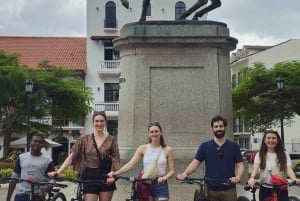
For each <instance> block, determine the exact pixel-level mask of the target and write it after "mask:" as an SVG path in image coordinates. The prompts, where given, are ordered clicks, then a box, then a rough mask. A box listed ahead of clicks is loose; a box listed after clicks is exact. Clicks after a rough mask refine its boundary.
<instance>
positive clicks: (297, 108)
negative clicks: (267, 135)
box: [232, 61, 300, 133]
mask: <svg viewBox="0 0 300 201" xmlns="http://www.w3.org/2000/svg"><path fill="white" fill-rule="evenodd" d="M240 74H241V75H242V76H241V77H240V78H239V81H238V85H237V86H236V87H235V88H234V89H233V90H232V99H233V113H234V117H244V120H245V122H246V125H247V128H248V129H249V131H250V132H251V133H255V132H261V131H262V130H264V129H266V128H270V127H271V126H272V125H278V124H279V122H280V99H279V97H280V91H279V90H278V89H277V82H276V80H277V78H278V76H279V75H281V76H282V77H283V78H284V89H283V91H282V95H283V117H284V119H285V121H287V120H291V119H292V118H293V117H294V116H295V115H296V114H298V115H300V79H299V78H300V61H290V62H280V63H277V64H275V65H274V67H273V68H269V69H267V68H266V67H265V65H264V64H263V63H255V64H254V66H253V67H251V68H250V67H244V68H242V69H241V71H240Z"/></svg>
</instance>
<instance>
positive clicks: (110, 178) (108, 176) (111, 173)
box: [106, 171, 117, 184]
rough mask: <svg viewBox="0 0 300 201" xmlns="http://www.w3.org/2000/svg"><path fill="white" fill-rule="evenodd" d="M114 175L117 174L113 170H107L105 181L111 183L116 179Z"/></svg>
mask: <svg viewBox="0 0 300 201" xmlns="http://www.w3.org/2000/svg"><path fill="white" fill-rule="evenodd" d="M116 176H117V174H116V173H115V172H113V171H111V172H109V173H108V174H107V180H106V182H107V183H108V184H113V183H114V182H115V181H116V179H115V177H116Z"/></svg>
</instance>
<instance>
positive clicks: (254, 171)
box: [248, 162, 259, 188]
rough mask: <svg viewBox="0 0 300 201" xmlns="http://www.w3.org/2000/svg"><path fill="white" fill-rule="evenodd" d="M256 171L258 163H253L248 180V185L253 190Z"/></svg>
mask: <svg viewBox="0 0 300 201" xmlns="http://www.w3.org/2000/svg"><path fill="white" fill-rule="evenodd" d="M258 170H259V163H256V162H254V163H253V168H252V172H251V175H250V178H249V180H248V184H249V185H250V186H251V187H252V188H253V187H254V184H255V177H256V175H257V173H258Z"/></svg>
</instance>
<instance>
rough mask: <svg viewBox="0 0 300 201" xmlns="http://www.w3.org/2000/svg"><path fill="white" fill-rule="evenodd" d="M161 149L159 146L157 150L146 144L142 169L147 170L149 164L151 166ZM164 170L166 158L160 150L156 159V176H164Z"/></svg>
mask: <svg viewBox="0 0 300 201" xmlns="http://www.w3.org/2000/svg"><path fill="white" fill-rule="evenodd" d="M161 149H162V147H161V146H160V147H158V148H153V147H151V145H150V144H147V149H146V152H145V155H144V157H143V166H144V169H145V168H147V167H148V166H149V165H150V164H152V163H153V162H154V161H155V160H156V158H157V156H158V153H159V150H161ZM166 168H167V157H166V155H165V153H164V151H163V150H161V153H160V156H159V159H158V175H157V176H159V175H164V174H166Z"/></svg>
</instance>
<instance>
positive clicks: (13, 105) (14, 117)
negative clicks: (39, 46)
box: [0, 51, 92, 157]
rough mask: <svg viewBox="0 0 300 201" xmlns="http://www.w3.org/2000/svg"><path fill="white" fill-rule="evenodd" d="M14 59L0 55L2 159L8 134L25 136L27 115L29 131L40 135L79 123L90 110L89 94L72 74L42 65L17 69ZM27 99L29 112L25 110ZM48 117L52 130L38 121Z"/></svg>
mask: <svg viewBox="0 0 300 201" xmlns="http://www.w3.org/2000/svg"><path fill="white" fill-rule="evenodd" d="M18 59H19V58H18V55H16V54H13V55H8V54H5V53H4V52H2V51H0V91H1V95H0V134H1V135H3V136H4V157H6V156H7V155H8V147H9V144H10V141H11V135H12V133H17V134H19V135H20V136H24V135H26V134H27V128H28V125H27V114H28V110H29V111H30V117H31V118H30V128H31V129H32V130H39V131H42V132H43V133H46V134H49V133H50V132H51V133H53V132H57V131H61V127H62V126H64V125H65V124H64V121H62V120H67V121H68V122H74V123H79V124H80V125H83V122H84V120H85V118H86V117H87V115H88V114H89V112H90V111H91V107H90V106H89V103H90V101H91V100H92V94H91V91H90V90H89V89H88V88H85V87H84V82H83V81H82V80H81V79H80V78H79V77H76V76H74V72H72V71H70V70H66V69H64V68H62V67H56V66H53V65H50V63H49V62H48V61H42V62H41V63H40V65H39V68H38V69H37V70H32V69H30V68H27V67H26V66H22V67H20V65H19V60H18ZM29 78H30V79H32V80H33V82H34V86H33V92H32V94H30V96H28V94H26V92H25V81H26V80H27V79H29ZM28 98H30V108H27V106H28V105H27V103H28ZM45 117H51V118H52V120H53V119H56V120H60V121H56V124H55V127H54V126H52V125H45V124H43V122H42V121H40V120H41V119H43V118H45Z"/></svg>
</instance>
